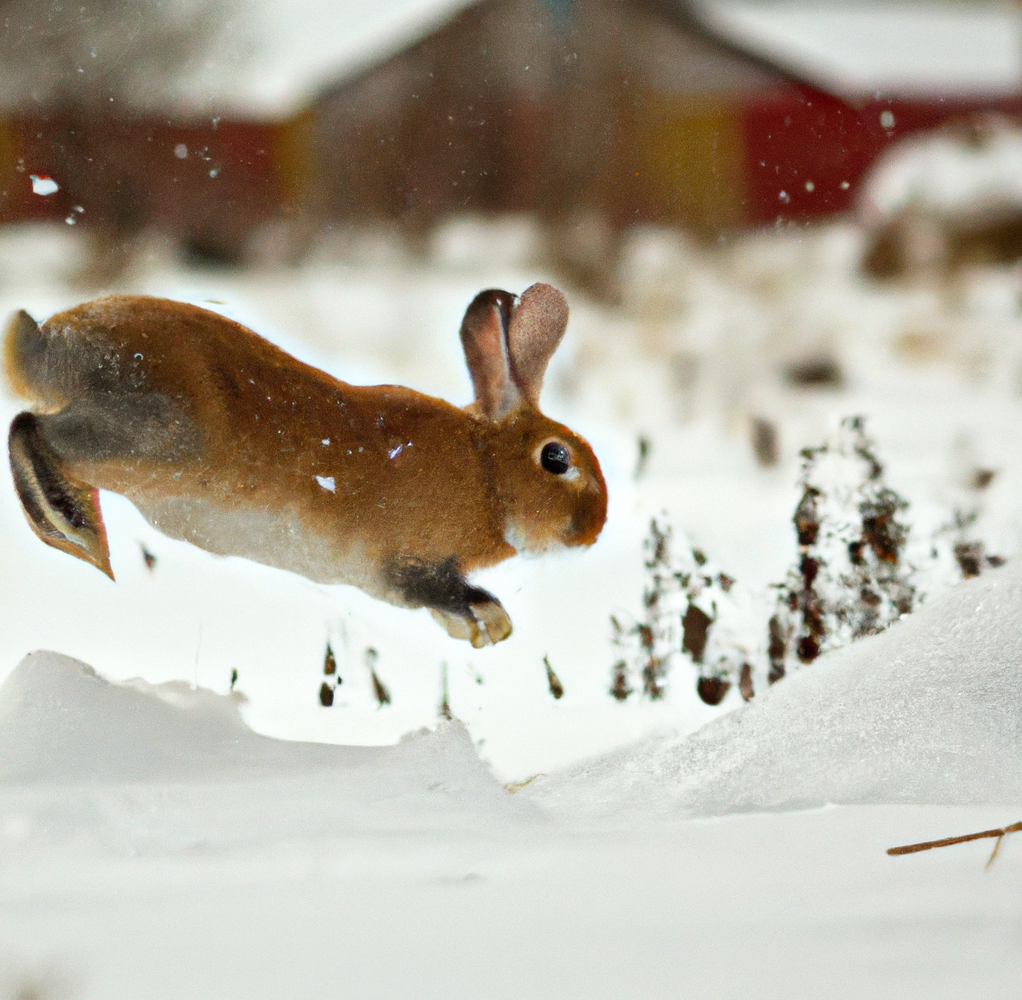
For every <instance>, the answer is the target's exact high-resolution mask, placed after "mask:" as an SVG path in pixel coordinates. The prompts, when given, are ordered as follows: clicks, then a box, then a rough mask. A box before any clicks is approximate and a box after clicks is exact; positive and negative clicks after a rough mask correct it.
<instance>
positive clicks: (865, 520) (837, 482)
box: [768, 417, 915, 681]
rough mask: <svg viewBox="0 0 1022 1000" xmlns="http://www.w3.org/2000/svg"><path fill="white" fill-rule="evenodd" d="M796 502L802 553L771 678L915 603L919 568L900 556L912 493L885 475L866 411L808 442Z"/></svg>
mask: <svg viewBox="0 0 1022 1000" xmlns="http://www.w3.org/2000/svg"><path fill="white" fill-rule="evenodd" d="M802 456H803V463H802V475H801V478H800V481H799V485H800V486H801V488H802V498H801V500H800V501H799V504H798V507H797V508H796V509H795V516H794V522H795V531H796V533H797V535H798V547H799V558H798V562H797V563H796V564H795V565H794V566H792V568H791V569H790V570H789V571H788V576H787V579H786V580H785V581H784V583H782V584H781V585H780V586H779V588H778V590H779V594H778V606H777V611H776V613H775V614H774V616H773V617H772V618H771V619H770V623H769V650H768V652H769V657H770V674H769V677H770V680H771V681H776V680H779V679H780V678H781V677H783V676H784V674H785V672H786V671H787V670H788V669H789V668H790V667H792V666H796V665H797V664H800V663H801V664H805V663H812V661H813V660H815V659H816V658H817V657H818V656H819V655H820V653H822V652H825V651H826V650H828V649H834V648H836V647H838V646H844V645H846V644H847V643H849V642H852V641H853V640H855V639H861V638H862V637H863V636H867V635H874V634H875V633H877V632H881V631H883V630H884V629H885V628H887V626H888V625H890V624H891V622H893V621H895V620H897V619H898V618H900V617H901V615H903V614H908V612H910V611H911V610H912V605H913V602H914V599H915V587H914V586H913V584H912V582H911V580H910V577H911V574H912V568H911V567H910V566H908V565H907V564H906V563H905V561H904V560H903V559H902V550H903V549H904V546H905V540H906V537H907V534H908V527H907V526H906V525H905V524H904V523H903V522H902V521H901V520H900V515H901V514H902V513H903V512H904V511H905V510H906V509H907V507H908V501H906V500H905V499H903V498H902V497H901V496H900V495H899V494H898V493H896V492H895V491H894V490H892V489H891V488H890V487H888V486H887V485H886V484H885V483H884V480H883V472H884V469H883V466H882V465H881V464H880V462H879V461H878V460H877V457H876V455H875V454H874V451H873V442H872V441H870V440H869V439H868V438H867V437H866V434H865V431H864V428H863V420H862V418H861V417H847V418H845V419H844V420H842V421H841V425H840V427H839V428H838V431H837V433H836V434H835V435H834V436H833V437H832V438H831V440H829V441H827V442H826V443H824V444H822V445H820V446H819V447H816V448H806V449H805V450H804V451H803V452H802Z"/></svg>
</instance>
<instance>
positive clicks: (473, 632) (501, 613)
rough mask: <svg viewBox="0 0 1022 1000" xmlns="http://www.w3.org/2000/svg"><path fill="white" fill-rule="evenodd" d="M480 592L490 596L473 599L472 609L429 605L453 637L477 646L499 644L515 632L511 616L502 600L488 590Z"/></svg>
mask: <svg viewBox="0 0 1022 1000" xmlns="http://www.w3.org/2000/svg"><path fill="white" fill-rule="evenodd" d="M479 593H480V595H482V594H485V595H486V596H485V597H482V598H481V599H480V600H475V601H469V605H468V609H469V610H468V613H461V614H458V613H452V612H450V611H444V610H441V609H440V608H430V609H429V610H430V613H431V614H432V615H433V617H434V618H435V619H436V620H437V621H438V622H439V623H440V624H441V625H443V627H444V628H445V629H447V634H448V635H449V636H451V638H453V639H467V640H468V641H469V642H470V643H472V645H473V646H474V647H475V648H476V649H482V648H483V647H484V646H495V645H496V644H497V643H498V642H501V641H502V640H504V639H506V638H507V637H508V636H509V635H510V634H511V619H510V618H509V617H508V614H507V612H506V611H505V610H504V607H503V605H502V604H501V603H500V601H498V600H497V599H496V598H495V597H493V596H492V595H490V594H486V592H485V591H480V592H479Z"/></svg>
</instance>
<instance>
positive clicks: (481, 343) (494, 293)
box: [461, 288, 522, 420]
mask: <svg viewBox="0 0 1022 1000" xmlns="http://www.w3.org/2000/svg"><path fill="white" fill-rule="evenodd" d="M513 301H514V296H513V295H512V294H511V293H510V292H504V291H501V290H500V289H499V288H490V289H488V290H487V291H485V292H480V293H479V294H478V295H477V296H476V297H475V298H474V299H473V300H472V304H471V305H470V306H469V307H468V309H467V310H466V311H465V318H464V319H463V320H462V322H461V346H462V347H463V348H464V349H465V360H466V361H467V362H468V370H469V373H470V374H471V375H472V387H473V388H474V389H475V394H476V403H478V405H479V408H480V410H482V412H483V415H484V416H486V417H488V418H489V419H490V420H496V419H498V418H500V417H502V416H504V414H506V413H508V412H510V411H511V410H513V409H515V407H517V406H519V405H520V404H521V401H522V397H521V393H520V392H519V391H518V387H517V386H516V384H515V382H514V381H513V380H512V378H511V363H510V360H509V358H508V352H507V344H508V328H509V325H510V322H511V307H512V303H513Z"/></svg>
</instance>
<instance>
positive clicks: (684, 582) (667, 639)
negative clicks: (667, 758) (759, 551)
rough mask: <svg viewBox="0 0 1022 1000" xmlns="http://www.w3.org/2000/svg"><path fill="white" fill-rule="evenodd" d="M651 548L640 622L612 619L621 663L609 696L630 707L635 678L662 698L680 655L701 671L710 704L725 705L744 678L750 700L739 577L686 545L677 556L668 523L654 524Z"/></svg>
mask: <svg viewBox="0 0 1022 1000" xmlns="http://www.w3.org/2000/svg"><path fill="white" fill-rule="evenodd" d="M644 545H645V549H646V572H647V574H648V575H647V581H648V582H647V585H646V588H645V590H644V592H643V602H642V603H643V606H644V610H645V614H644V618H643V620H642V621H638V622H632V623H627V621H626V620H624V616H623V615H612V616H611V628H612V630H613V639H612V641H613V643H614V645H615V646H616V647H617V648H618V649H619V650H621V653H622V657H621V658H620V659H619V660H618V661H617V663H615V664H614V667H613V670H612V682H611V688H610V693H611V695H612V696H613V697H614V698H616V699H617V700H618V701H625V700H626V699H627V698H628V696H629V695H630V694H631V693H632V690H633V689H632V687H631V683H630V676H631V675H634V674H637V675H638V678H639V680H640V682H641V690H642V693H643V694H644V695H645V696H646V697H647V698H650V699H651V700H654V701H655V700H657V699H660V698H662V697H663V696H664V694H665V693H666V686H665V681H666V678H667V675H668V673H669V671H670V669H671V667H672V665H673V663H674V660H675V659H676V658H678V657H684V658H687V659H688V660H689V661H690V662H691V663H693V664H694V665H695V666H696V668H697V669H698V671H699V678H698V680H697V683H696V690H697V691H698V693H699V696H700V698H702V699H703V701H705V702H706V703H707V704H710V705H716V704H719V702H720V701H722V700H723V698H724V696H725V695H726V694H727V692H728V691H729V690H730V688H731V686H732V683H733V682H732V680H731V678H732V677H739V676H744V677H745V679H746V687H745V689H747V690H748V691H749V692H750V694H749V697H751V690H752V673H751V671H752V668H751V665H750V654H751V650H750V649H748V648H747V646H746V645H745V644H743V643H742V642H741V641H740V638H739V636H740V632H741V629H742V626H743V620H745V619H747V618H748V614H747V613H746V609H744V608H740V607H739V604H740V603H743V602H741V596H743V595H740V594H739V593H738V592H737V591H736V590H735V581H734V578H733V577H731V576H729V575H728V574H726V573H724V572H722V571H720V570H719V569H717V568H716V567H714V566H713V565H712V564H711V563H710V562H709V560H708V559H707V558H706V555H705V554H704V553H703V552H702V550H701V549H698V548H696V547H694V546H692V545H689V544H687V543H685V544H684V545H682V546H680V552H681V554H680V555H676V554H675V551H674V548H675V547H674V544H673V531H672V529H671V527H670V525H669V524H667V522H666V520H664V521H658V520H657V519H656V518H654V519H653V520H652V521H651V522H650V526H649V535H648V536H647V537H646V541H645V543H644Z"/></svg>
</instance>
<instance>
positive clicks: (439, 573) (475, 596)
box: [387, 556, 511, 649]
mask: <svg viewBox="0 0 1022 1000" xmlns="http://www.w3.org/2000/svg"><path fill="white" fill-rule="evenodd" d="M387 578H388V581H389V583H390V586H391V587H392V588H393V589H394V590H395V591H397V593H398V594H399V595H400V599H401V601H402V602H403V603H405V604H406V606H410V607H413V608H414V607H420V608H421V607H427V608H429V610H430V613H431V614H432V615H433V617H434V618H435V619H436V620H437V621H438V622H440V624H441V625H443V627H444V628H445V629H447V634H448V635H450V636H451V637H452V638H454V639H467V640H468V641H469V642H470V643H472V645H473V646H475V648H476V649H482V647H483V646H494V645H496V644H497V643H498V642H500V641H501V640H503V639H506V638H507V637H508V636H509V635H510V634H511V619H510V618H509V617H508V615H507V612H506V611H505V610H504V608H503V606H502V605H501V603H500V601H498V600H497V598H496V597H494V596H493V594H491V593H490V592H489V591H487V590H483V589H482V588H480V587H473V586H472V585H471V584H470V583H469V582H468V580H466V579H465V577H464V576H462V575H461V573H460V572H458V563H457V560H456V559H455V558H453V557H452V558H449V559H444V560H442V561H441V562H428V561H426V560H423V559H416V558H414V557H408V556H405V557H403V558H398V559H395V560H394V561H393V562H392V563H391V564H390V566H389V567H388V568H387Z"/></svg>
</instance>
